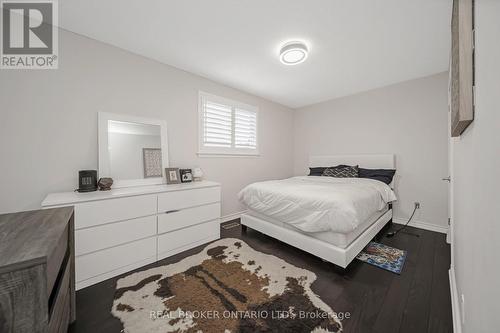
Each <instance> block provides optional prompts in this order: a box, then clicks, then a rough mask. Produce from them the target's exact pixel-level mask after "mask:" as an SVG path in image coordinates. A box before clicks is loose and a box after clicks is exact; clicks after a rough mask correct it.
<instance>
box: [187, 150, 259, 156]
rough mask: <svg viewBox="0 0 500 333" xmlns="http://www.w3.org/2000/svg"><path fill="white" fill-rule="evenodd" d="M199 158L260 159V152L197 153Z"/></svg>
mask: <svg viewBox="0 0 500 333" xmlns="http://www.w3.org/2000/svg"><path fill="white" fill-rule="evenodd" d="M197 155H198V156H199V157H260V154H259V152H253V153H220V152H218V153H216V152H213V153H211V152H201V151H199V152H198V153H197Z"/></svg>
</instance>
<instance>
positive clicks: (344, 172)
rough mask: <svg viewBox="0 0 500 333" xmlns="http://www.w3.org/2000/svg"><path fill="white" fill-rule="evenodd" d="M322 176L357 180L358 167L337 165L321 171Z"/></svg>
mask: <svg viewBox="0 0 500 333" xmlns="http://www.w3.org/2000/svg"><path fill="white" fill-rule="evenodd" d="M323 176H327V177H337V178H357V177H358V166H357V165H355V166H349V165H339V166H336V167H331V168H326V169H325V171H323Z"/></svg>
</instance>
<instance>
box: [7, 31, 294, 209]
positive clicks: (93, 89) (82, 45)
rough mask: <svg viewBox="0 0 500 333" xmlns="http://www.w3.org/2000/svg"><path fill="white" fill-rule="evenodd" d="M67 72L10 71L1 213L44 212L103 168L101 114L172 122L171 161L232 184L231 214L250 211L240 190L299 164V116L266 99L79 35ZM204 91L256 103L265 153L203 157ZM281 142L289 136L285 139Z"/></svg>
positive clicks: (64, 39)
mask: <svg viewBox="0 0 500 333" xmlns="http://www.w3.org/2000/svg"><path fill="white" fill-rule="evenodd" d="M59 37H60V40H59V49H60V54H59V59H60V62H59V69H57V70H38V71H35V70H28V71H22V70H1V71H0V101H1V104H0V107H1V109H0V112H1V115H0V117H1V118H0V152H1V157H0V158H1V160H0V213H3V212H12V211H20V210H26V209H36V208H38V207H39V206H40V203H41V201H42V199H43V198H44V196H45V195H46V194H47V193H49V192H57V191H72V190H73V189H75V188H76V187H77V184H78V181H77V172H78V170H80V169H97V112H98V111H106V112H113V113H121V114H129V115H138V116H144V117H150V118H161V119H165V120H166V121H167V122H168V136H169V154H170V156H169V157H170V164H171V166H177V167H194V166H201V167H202V168H203V170H204V171H205V176H206V178H208V179H211V180H214V181H219V182H221V183H222V188H223V198H222V200H223V204H222V214H223V215H226V214H230V213H234V212H237V211H241V210H242V209H243V208H242V207H241V206H240V205H239V203H238V201H237V197H236V194H237V191H239V190H240V189H241V188H242V187H243V186H244V185H246V184H248V183H251V182H254V181H257V180H263V179H271V178H284V177H289V176H291V175H292V170H293V166H292V163H293V158H292V154H293V149H292V132H293V129H292V128H293V112H292V111H290V109H288V108H285V107H283V106H280V105H278V104H275V103H271V102H268V101H266V100H263V99H261V98H257V97H255V96H252V95H249V94H246V93H243V92H241V91H238V90H235V89H231V88H228V87H225V86H222V85H220V84H217V83H214V82H212V81H209V80H206V79H204V78H201V77H199V76H196V75H192V74H189V73H187V72H184V71H181V70H178V69H175V68H173V67H170V66H166V65H163V64H160V63H158V62H155V61H152V60H148V59H145V58H143V57H140V56H136V55H133V54H131V53H128V52H125V51H123V50H120V49H117V48H114V47H111V46H108V45H106V44H103V43H100V42H96V41H94V40H91V39H87V38H84V37H81V36H78V35H75V34H72V33H69V32H65V31H60V34H59ZM198 90H203V91H206V92H210V93H213V94H217V95H221V96H224V97H228V98H231V99H235V100H239V101H242V102H244V103H247V104H252V105H256V106H258V107H259V108H260V112H259V126H260V128H259V143H260V147H259V150H260V153H261V156H260V157H252V158H243V157H238V158H198V156H197V155H196V152H197V150H198V132H197V128H198V121H197V117H198ZM277 138H279V139H277Z"/></svg>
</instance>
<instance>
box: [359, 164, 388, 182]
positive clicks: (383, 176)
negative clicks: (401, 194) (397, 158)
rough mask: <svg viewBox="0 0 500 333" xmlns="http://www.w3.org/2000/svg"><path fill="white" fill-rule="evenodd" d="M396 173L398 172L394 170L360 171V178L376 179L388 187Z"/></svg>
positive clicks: (361, 169)
mask: <svg viewBox="0 0 500 333" xmlns="http://www.w3.org/2000/svg"><path fill="white" fill-rule="evenodd" d="M395 173H396V170H393V169H364V168H359V169H358V175H359V178H370V179H375V180H379V181H381V182H383V183H386V184H387V185H389V184H390V183H391V182H392V178H393V177H394V174H395Z"/></svg>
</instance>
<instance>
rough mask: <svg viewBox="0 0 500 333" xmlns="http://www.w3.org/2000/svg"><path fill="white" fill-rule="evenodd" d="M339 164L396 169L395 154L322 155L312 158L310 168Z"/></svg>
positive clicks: (310, 158)
mask: <svg viewBox="0 0 500 333" xmlns="http://www.w3.org/2000/svg"><path fill="white" fill-rule="evenodd" d="M339 164H346V165H359V167H360V168H369V169H395V168H396V163H395V159H394V154H361V155H322V156H310V157H309V166H310V167H330V166H336V165H339Z"/></svg>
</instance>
